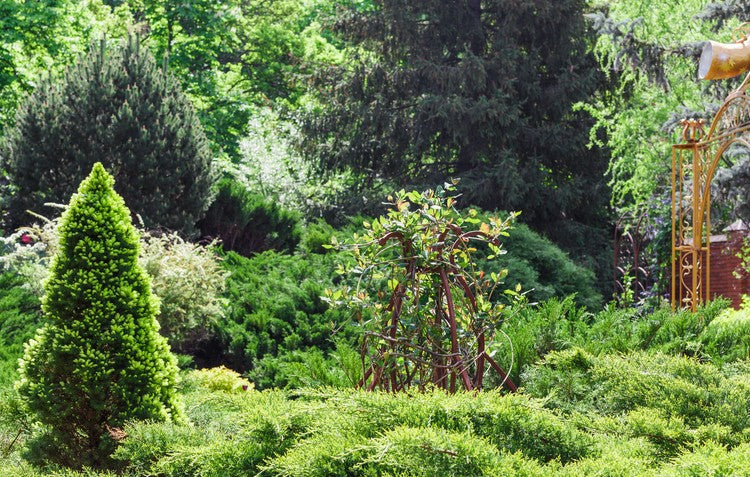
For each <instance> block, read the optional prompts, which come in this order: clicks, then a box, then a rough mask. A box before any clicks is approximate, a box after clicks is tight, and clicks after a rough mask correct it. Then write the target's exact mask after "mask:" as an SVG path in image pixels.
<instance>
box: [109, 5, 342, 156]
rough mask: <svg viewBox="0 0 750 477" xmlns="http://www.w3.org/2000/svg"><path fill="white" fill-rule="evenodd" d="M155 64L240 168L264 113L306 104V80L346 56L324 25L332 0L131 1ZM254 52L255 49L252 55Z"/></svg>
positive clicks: (217, 146)
mask: <svg viewBox="0 0 750 477" xmlns="http://www.w3.org/2000/svg"><path fill="white" fill-rule="evenodd" d="M123 3H124V4H125V5H126V6H127V8H128V9H129V10H130V11H131V12H132V14H133V17H134V19H135V23H136V26H137V28H138V30H141V31H146V32H148V43H149V44H150V46H151V47H152V50H153V52H154V56H156V57H157V58H162V57H164V56H168V57H169V67H170V70H171V71H172V72H173V73H174V74H175V76H176V77H177V78H179V80H180V82H181V84H182V86H183V89H184V90H185V91H186V92H187V93H188V94H189V95H190V97H191V99H192V100H193V103H194V104H195V105H196V109H197V110H198V114H199V115H200V119H201V122H202V123H203V125H204V127H205V128H206V133H207V135H208V137H209V138H210V140H211V142H212V144H213V145H214V149H215V152H217V153H219V152H222V153H224V154H226V155H228V156H229V158H231V160H232V161H237V160H239V158H240V157H241V155H242V153H241V151H240V149H241V146H240V141H241V139H242V138H243V136H244V135H245V133H246V131H247V125H248V120H250V119H251V118H252V117H253V116H254V115H256V114H258V111H259V110H260V109H261V108H267V107H269V106H281V107H284V106H287V107H291V108H296V107H298V106H299V105H300V104H301V103H304V102H305V93H306V82H305V81H303V80H302V78H304V76H307V75H309V74H310V72H311V69H312V68H314V67H315V66H316V65H317V64H318V63H320V62H322V61H326V62H334V63H335V62H338V61H341V60H340V58H339V57H340V54H339V53H338V52H337V50H336V48H335V47H334V46H333V45H332V44H331V43H330V42H329V41H328V40H327V38H326V35H324V33H323V32H322V28H321V26H320V24H319V18H320V16H321V15H323V14H325V11H326V10H327V9H330V8H331V6H330V4H331V2H329V1H328V0H305V1H298V0H275V1H274V2H265V1H263V0H246V1H238V0H230V1H223V0H194V1H191V2H190V4H189V5H182V4H179V3H174V2H169V1H164V0H125V1H124V2H123ZM248 45H252V47H249V46H248Z"/></svg>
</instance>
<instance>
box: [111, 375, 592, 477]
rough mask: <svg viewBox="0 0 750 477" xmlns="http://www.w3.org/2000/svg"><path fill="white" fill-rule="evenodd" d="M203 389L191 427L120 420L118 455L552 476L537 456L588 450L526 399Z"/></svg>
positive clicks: (269, 469) (307, 467)
mask: <svg viewBox="0 0 750 477" xmlns="http://www.w3.org/2000/svg"><path fill="white" fill-rule="evenodd" d="M206 392H208V390H207V389H206V388H197V389H195V390H193V391H191V392H190V393H189V394H188V395H187V396H186V399H187V400H188V406H186V407H187V409H188V418H189V419H191V420H192V421H193V422H194V427H192V426H191V427H188V426H174V425H171V424H160V423H135V424H132V425H130V426H128V427H126V429H125V430H126V431H127V432H128V434H129V437H128V438H127V439H125V441H124V442H123V445H122V446H121V447H120V448H119V449H118V451H117V456H118V458H120V459H122V460H124V461H126V462H129V465H128V467H126V469H127V470H130V469H133V470H134V471H137V472H135V473H137V474H141V475H142V474H148V473H158V474H159V475H167V476H176V475H228V474H227V472H230V471H231V472H232V473H233V475H239V474H241V475H248V474H249V475H254V474H256V473H258V472H259V471H261V470H263V474H264V475H285V476H291V475H353V476H375V475H404V473H406V475H430V474H431V475H497V472H499V471H500V470H501V469H502V470H503V471H515V473H514V475H549V474H544V472H543V471H542V464H540V462H547V461H552V462H554V461H555V460H557V459H559V460H560V461H561V462H565V463H567V462H570V461H571V459H581V458H584V457H585V456H588V455H589V451H590V449H591V446H592V440H591V438H590V437H588V436H586V435H585V434H584V433H582V432H580V431H578V430H576V429H574V428H573V427H572V426H569V425H566V424H565V423H563V422H562V421H561V420H560V419H559V418H558V417H557V416H555V415H554V414H553V413H551V412H549V411H545V410H544V409H542V408H541V407H540V403H539V402H537V401H534V400H529V399H527V398H524V397H522V396H501V395H499V394H498V393H493V392H491V393H483V394H480V395H473V394H464V393H458V394H455V395H453V396H448V395H446V394H444V393H442V392H429V393H426V394H419V395H416V396H407V395H405V394H403V395H389V394H380V393H365V392H361V391H351V390H349V391H331V390H320V391H303V392H299V393H296V394H293V395H288V394H286V393H281V392H278V391H265V392H262V393H258V392H249V393H244V394H225V393H213V394H211V395H210V396H206ZM448 469H451V470H453V471H454V473H453V474H451V473H450V472H448ZM415 472H418V473H415ZM446 472H448V473H446ZM524 472H525V473H524Z"/></svg>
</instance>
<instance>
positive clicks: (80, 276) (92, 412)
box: [16, 163, 181, 466]
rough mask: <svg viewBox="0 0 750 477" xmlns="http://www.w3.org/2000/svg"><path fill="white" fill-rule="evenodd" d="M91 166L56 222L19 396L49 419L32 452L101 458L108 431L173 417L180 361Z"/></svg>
mask: <svg viewBox="0 0 750 477" xmlns="http://www.w3.org/2000/svg"><path fill="white" fill-rule="evenodd" d="M113 186H114V180H113V178H112V176H110V175H109V174H107V172H106V171H105V170H104V167H103V166H102V165H101V164H100V163H97V164H95V166H94V168H93V170H92V172H91V174H90V175H89V177H88V178H87V179H86V180H84V181H83V182H82V183H81V186H80V187H79V189H78V193H77V194H76V195H74V196H73V198H72V199H71V202H70V206H69V208H68V209H67V211H66V212H65V214H64V215H63V218H62V220H61V223H60V231H59V241H60V250H59V252H58V253H57V255H56V256H55V258H54V260H53V265H52V270H51V273H50V278H49V279H48V281H47V283H46V285H45V291H46V294H45V297H44V300H43V303H42V309H43V310H44V318H45V322H46V323H45V325H44V326H43V327H42V328H41V329H40V330H39V331H38V332H37V335H36V337H35V338H34V339H32V340H31V341H29V343H28V344H27V346H26V349H25V353H24V357H23V360H22V361H21V363H20V370H19V371H20V379H19V381H18V382H17V385H16V386H17V389H18V392H19V394H20V395H21V396H22V397H23V399H24V401H25V403H26V404H27V405H28V407H29V410H30V411H32V412H33V413H34V415H35V416H36V418H37V419H38V420H39V421H40V422H42V423H43V424H45V426H46V430H45V432H44V434H43V437H42V439H40V440H39V441H38V447H37V449H36V450H37V451H38V452H40V453H41V454H42V455H45V454H46V455H45V457H47V458H49V459H50V460H53V461H58V462H60V463H63V464H66V465H71V466H81V465H84V464H86V465H94V466H103V465H106V464H107V463H108V459H109V455H110V454H111V452H112V451H113V450H114V444H115V442H114V441H113V438H112V437H110V435H109V432H110V430H111V429H114V428H118V427H121V426H123V425H124V423H125V422H126V421H128V420H131V419H154V420H170V419H178V418H179V417H180V414H181V411H180V408H179V406H178V403H177V397H176V394H175V381H176V378H177V376H176V373H177V367H176V364H175V358H174V357H173V356H172V354H171V353H170V352H169V347H168V345H167V343H166V340H165V339H164V338H162V337H160V336H159V335H158V333H157V329H158V324H157V323H156V313H157V310H158V304H157V301H156V300H155V299H154V298H153V297H152V295H151V290H150V284H149V280H148V276H147V275H146V274H145V273H144V272H143V270H142V269H141V268H140V266H139V265H138V251H139V244H138V239H137V235H136V231H135V228H134V227H133V225H132V224H131V221H130V212H129V211H128V209H127V208H126V207H125V204H124V202H123V200H122V198H121V197H120V196H118V195H117V193H115V191H114V189H113Z"/></svg>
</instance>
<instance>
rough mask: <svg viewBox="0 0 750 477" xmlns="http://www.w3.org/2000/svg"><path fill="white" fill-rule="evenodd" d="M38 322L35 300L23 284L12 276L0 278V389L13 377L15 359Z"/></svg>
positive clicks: (5, 274)
mask: <svg viewBox="0 0 750 477" xmlns="http://www.w3.org/2000/svg"><path fill="white" fill-rule="evenodd" d="M40 318H41V313H40V308H39V299H38V298H37V297H36V296H34V295H33V294H32V293H31V292H29V291H28V290H26V289H25V288H24V287H23V280H22V279H21V278H20V277H19V276H18V275H16V274H14V273H12V272H5V273H2V274H0V389H2V387H3V386H4V385H6V384H11V383H12V382H13V380H14V378H15V377H16V359H17V358H19V357H20V356H21V354H22V353H23V343H25V342H26V341H28V340H29V338H31V337H32V336H33V335H34V332H35V331H36V329H37V327H38V326H39V325H40V322H41V319H40Z"/></svg>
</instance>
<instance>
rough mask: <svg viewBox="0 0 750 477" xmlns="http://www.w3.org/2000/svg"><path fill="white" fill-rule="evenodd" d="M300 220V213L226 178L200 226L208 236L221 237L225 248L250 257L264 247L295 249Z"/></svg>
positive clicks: (268, 248)
mask: <svg viewBox="0 0 750 477" xmlns="http://www.w3.org/2000/svg"><path fill="white" fill-rule="evenodd" d="M299 220H300V217H299V214H297V213H296V212H293V211H290V210H286V209H283V208H282V207H280V206H279V205H278V204H277V203H276V202H274V201H272V200H268V199H266V198H265V197H264V196H263V195H261V194H257V193H253V192H250V191H249V190H248V189H246V188H245V187H244V186H242V185H241V184H239V183H237V182H235V181H233V180H231V179H223V180H222V181H220V182H219V193H218V195H217V197H216V200H215V201H214V203H213V204H211V207H210V208H209V209H208V211H207V212H206V217H205V218H204V219H203V220H202V221H201V222H200V223H199V227H200V230H201V233H202V234H203V235H204V236H210V237H214V238H216V239H219V240H221V242H222V245H223V247H224V249H225V250H231V251H234V252H237V253H239V254H241V255H245V256H250V255H252V254H253V253H258V252H262V251H264V250H280V251H287V252H291V251H293V250H294V249H295V247H296V246H297V244H298V243H299V240H300V235H301V230H300V224H299Z"/></svg>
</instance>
